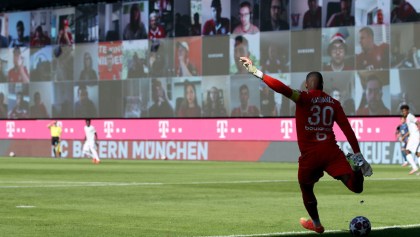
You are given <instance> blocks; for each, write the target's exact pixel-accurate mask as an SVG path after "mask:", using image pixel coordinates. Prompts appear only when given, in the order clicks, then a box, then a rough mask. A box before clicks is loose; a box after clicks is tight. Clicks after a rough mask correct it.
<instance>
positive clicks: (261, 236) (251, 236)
mask: <svg viewBox="0 0 420 237" xmlns="http://www.w3.org/2000/svg"><path fill="white" fill-rule="evenodd" d="M415 227H420V224H409V225H393V226H382V227H375V228H372V230H386V229H393V228H415ZM346 232H348V230H326V231H325V232H324V233H346ZM308 233H314V232H313V231H290V232H276V233H265V234H245V235H244V234H242V235H211V236H199V237H269V236H284V235H301V234H308Z"/></svg>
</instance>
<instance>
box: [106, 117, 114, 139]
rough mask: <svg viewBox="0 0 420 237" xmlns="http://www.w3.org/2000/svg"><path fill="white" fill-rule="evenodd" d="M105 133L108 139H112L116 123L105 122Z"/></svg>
mask: <svg viewBox="0 0 420 237" xmlns="http://www.w3.org/2000/svg"><path fill="white" fill-rule="evenodd" d="M104 132H105V134H106V136H105V137H106V138H111V137H112V133H113V132H114V122H113V121H105V122H104Z"/></svg>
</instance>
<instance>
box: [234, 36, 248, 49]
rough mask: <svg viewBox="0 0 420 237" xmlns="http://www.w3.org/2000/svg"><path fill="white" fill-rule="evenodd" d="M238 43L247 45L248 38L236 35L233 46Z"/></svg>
mask: <svg viewBox="0 0 420 237" xmlns="http://www.w3.org/2000/svg"><path fill="white" fill-rule="evenodd" d="M238 44H244V45H246V47H248V46H249V45H248V40H247V39H246V38H245V37H244V36H242V35H238V36H236V37H235V47H236V46H237V45H238Z"/></svg>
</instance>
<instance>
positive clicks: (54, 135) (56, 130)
mask: <svg viewBox="0 0 420 237" xmlns="http://www.w3.org/2000/svg"><path fill="white" fill-rule="evenodd" d="M47 127H48V129H49V130H50V132H51V146H52V151H53V155H54V158H55V157H61V149H60V140H61V132H62V129H61V127H60V126H58V125H57V121H56V120H54V121H52V122H50V123H49V124H48V125H47Z"/></svg>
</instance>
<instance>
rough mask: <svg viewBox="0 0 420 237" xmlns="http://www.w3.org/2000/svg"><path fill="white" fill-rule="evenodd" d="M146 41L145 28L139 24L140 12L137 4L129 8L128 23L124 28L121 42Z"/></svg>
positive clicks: (141, 23)
mask: <svg viewBox="0 0 420 237" xmlns="http://www.w3.org/2000/svg"><path fill="white" fill-rule="evenodd" d="M134 39H147V33H146V27H145V26H144V24H143V22H141V12H140V8H139V5H138V4H132V5H131V8H130V22H128V23H127V25H126V26H125V28H124V31H123V40H134Z"/></svg>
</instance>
